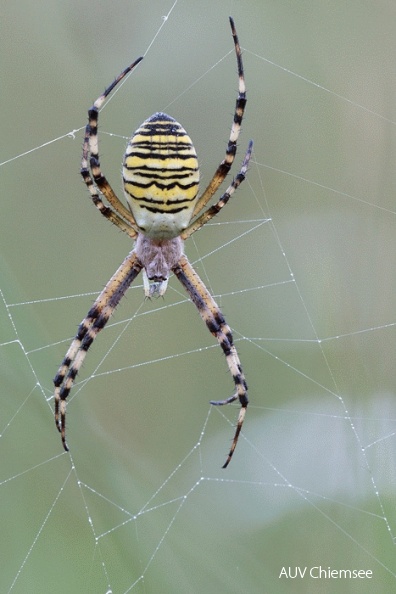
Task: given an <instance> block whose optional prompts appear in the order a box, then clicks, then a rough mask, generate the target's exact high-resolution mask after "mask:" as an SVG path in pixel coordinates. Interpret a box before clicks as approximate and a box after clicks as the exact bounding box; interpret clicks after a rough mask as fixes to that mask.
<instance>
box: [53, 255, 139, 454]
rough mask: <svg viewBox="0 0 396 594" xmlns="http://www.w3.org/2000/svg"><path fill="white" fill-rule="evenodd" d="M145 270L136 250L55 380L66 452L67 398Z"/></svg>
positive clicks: (100, 300) (91, 312)
mask: <svg viewBox="0 0 396 594" xmlns="http://www.w3.org/2000/svg"><path fill="white" fill-rule="evenodd" d="M141 269H142V264H141V263H140V261H139V258H138V257H137V255H136V253H135V251H134V250H132V252H130V254H129V255H128V256H127V257H126V258H125V260H124V261H123V263H122V264H121V266H120V267H119V269H118V270H117V272H116V273H115V274H114V275H113V276H112V277H111V279H110V280H109V282H108V283H107V285H106V286H105V288H104V289H103V291H102V292H101V294H100V295H99V297H98V298H97V299H96V301H95V303H94V304H93V305H92V307H91V309H90V310H89V312H88V314H87V316H86V317H85V318H84V319H83V321H82V322H81V324H80V325H79V327H78V331H77V334H76V336H75V338H74V340H73V341H72V343H71V345H70V347H69V350H68V351H67V353H66V355H65V357H64V359H63V361H62V363H61V366H60V367H59V369H58V373H57V374H56V376H55V378H54V386H55V424H56V426H57V428H58V430H59V431H60V434H61V437H62V444H63V447H64V449H65V450H66V451H68V450H69V448H68V446H67V443H66V398H67V397H68V395H69V393H70V390H71V388H72V386H73V383H74V380H75V378H76V376H77V373H78V372H79V370H80V367H81V365H82V364H83V361H84V359H85V356H86V354H87V352H88V349H89V347H90V346H91V344H92V343H93V341H94V340H95V338H96V336H97V335H98V333H99V332H100V331H101V330H102V329H103V328H104V327H105V325H106V324H107V322H108V320H109V318H110V316H111V314H112V313H113V311H114V309H115V308H116V307H117V305H118V304H119V302H120V300H121V299H122V297H123V295H125V292H126V291H127V289H128V288H129V286H130V285H131V283H132V282H133V280H134V279H135V278H136V276H137V275H138V274H139V272H140V271H141Z"/></svg>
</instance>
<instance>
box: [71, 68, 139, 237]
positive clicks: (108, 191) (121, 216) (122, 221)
mask: <svg viewBox="0 0 396 594" xmlns="http://www.w3.org/2000/svg"><path fill="white" fill-rule="evenodd" d="M142 59H143V58H142V57H140V58H138V59H137V60H135V62H133V63H132V64H131V65H130V66H128V67H127V68H125V70H123V72H121V74H119V76H118V77H117V78H116V79H115V80H114V81H113V82H112V84H111V85H110V86H109V87H107V89H106V90H105V91H104V93H103V94H102V95H101V96H100V97H99V98H98V99H97V100H96V101H95V103H94V104H93V105H92V107H91V108H90V109H89V110H88V124H87V126H86V128H85V136H84V143H83V154H82V160H81V175H82V178H83V180H84V182H85V184H86V185H87V187H88V190H89V192H90V194H91V198H92V201H93V203H94V204H95V206H96V208H97V209H98V210H99V211H100V212H101V214H102V215H103V216H104V217H106V218H107V219H109V220H110V221H111V222H112V223H114V225H116V226H117V227H119V228H120V229H121V230H122V231H125V232H126V233H127V234H128V235H129V236H130V237H132V238H135V237H136V235H137V231H136V223H135V219H134V218H133V216H132V214H131V212H130V211H129V210H128V209H127V208H126V207H125V206H124V205H123V204H122V202H121V201H120V200H119V199H118V198H117V196H116V194H115V192H114V191H113V189H112V187H111V186H110V184H109V182H108V181H107V179H106V178H105V176H104V175H103V174H102V171H101V168H100V161H99V147H98V119H99V109H100V108H101V107H102V105H103V103H104V102H105V100H106V98H107V97H108V95H109V94H110V93H111V91H112V90H113V89H114V87H115V86H116V85H117V84H118V83H119V82H120V81H121V80H122V79H123V78H124V77H125V76H126V75H127V74H128V73H129V72H130V71H131V70H132V69H133V68H134V67H135V66H136V65H137V64H139V62H140V61H141V60H142ZM88 160H89V165H90V167H91V171H92V176H93V179H92V177H91V173H90V171H89V168H88ZM95 183H96V185H97V187H98V188H99V190H100V192H101V193H102V194H103V195H104V196H105V197H106V199H107V200H108V202H109V204H111V206H112V207H113V208H114V210H113V209H112V208H110V207H109V206H106V205H105V204H104V203H103V201H102V199H101V198H100V196H99V194H98V192H97V190H96V187H95Z"/></svg>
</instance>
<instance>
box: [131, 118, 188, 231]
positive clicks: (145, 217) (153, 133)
mask: <svg viewBox="0 0 396 594" xmlns="http://www.w3.org/2000/svg"><path fill="white" fill-rule="evenodd" d="M122 172H123V179H124V189H125V195H126V198H127V200H128V202H129V204H130V207H131V210H132V214H133V216H134V218H135V221H136V224H137V226H138V227H139V230H140V231H141V232H142V233H143V234H144V235H147V236H148V237H151V238H153V239H157V240H161V239H169V238H171V237H176V236H177V235H180V233H181V231H183V229H185V228H186V227H187V226H188V224H189V222H190V220H191V217H192V212H193V210H194V206H195V202H196V198H197V193H198V182H199V171H198V160H197V154H196V152H195V149H194V146H193V144H192V142H191V138H190V137H189V136H188V135H187V133H186V131H185V130H184V128H182V127H181V125H180V124H179V123H178V122H176V120H174V119H173V118H171V117H170V116H168V115H166V114H165V113H155V114H154V115H152V116H151V117H150V118H149V119H148V120H146V121H145V122H143V124H142V125H141V126H140V128H139V129H138V130H136V132H135V134H134V135H133V136H132V138H131V139H130V141H129V143H128V146H127V150H126V153H125V157H124V164H123V170H122Z"/></svg>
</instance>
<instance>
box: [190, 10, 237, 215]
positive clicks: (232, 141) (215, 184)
mask: <svg viewBox="0 0 396 594" xmlns="http://www.w3.org/2000/svg"><path fill="white" fill-rule="evenodd" d="M230 25H231V33H232V38H233V40H234V46H235V54H236V58H237V65H238V78H239V86H238V96H237V100H236V104H235V111H234V120H233V123H232V127H231V133H230V138H229V140H228V145H227V149H226V154H225V157H224V160H223V161H222V162H221V163H220V165H219V166H218V168H217V169H216V171H215V173H214V175H213V177H212V179H211V180H210V182H209V184H208V186H207V187H206V189H205V190H204V191H203V193H202V194H201V196H200V197H199V198H198V200H197V203H196V205H195V208H194V212H193V215H192V216H193V217H195V216H197V214H199V213H200V212H201V210H203V209H204V208H205V206H206V204H207V203H208V202H209V200H210V199H211V198H212V196H213V195H214V194H215V192H216V191H217V189H218V188H219V186H220V184H221V183H222V182H223V181H224V178H225V177H226V175H227V173H228V172H229V171H230V169H231V165H232V164H233V162H234V159H235V155H236V150H237V141H238V137H239V132H240V130H241V124H242V118H243V114H244V111H245V106H246V85H245V75H244V73H243V62H242V52H241V46H240V45H239V41H238V36H237V33H236V29H235V24H234V20H233V19H232V17H230Z"/></svg>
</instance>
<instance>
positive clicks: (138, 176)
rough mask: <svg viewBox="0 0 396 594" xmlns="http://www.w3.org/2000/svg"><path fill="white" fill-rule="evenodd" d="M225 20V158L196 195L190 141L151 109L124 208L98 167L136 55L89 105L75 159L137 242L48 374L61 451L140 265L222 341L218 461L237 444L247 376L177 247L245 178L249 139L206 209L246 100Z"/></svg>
mask: <svg viewBox="0 0 396 594" xmlns="http://www.w3.org/2000/svg"><path fill="white" fill-rule="evenodd" d="M230 25H231V32H232V37H233V41H234V46H235V53H236V59H237V65H238V77H239V88H238V96H237V100H236V105H235V113H234V119H233V124H232V128H231V133H230V138H229V140H228V145H227V149H226V154H225V158H224V159H223V161H222V162H221V163H220V165H219V166H218V167H217V169H216V171H215V173H214V175H213V178H212V179H211V181H210V182H209V184H208V186H207V187H206V189H205V190H204V191H203V192H202V193H201V195H200V196H198V183H199V169H198V160H197V155H196V152H195V148H194V146H193V144H192V141H191V139H190V138H189V136H188V135H187V133H186V131H185V130H184V129H183V128H182V126H181V125H180V124H179V123H178V122H176V120H174V119H173V118H171V117H170V116H168V115H166V114H165V113H155V114H154V115H152V116H151V117H150V118H148V119H147V120H146V121H145V122H143V124H142V125H141V126H140V128H138V130H137V131H136V132H135V134H134V135H133V136H132V137H131V139H130V140H129V142H128V145H127V149H126V152H125V155H124V161H123V169H122V173H123V183H124V191H125V197H126V200H127V204H128V208H126V207H125V206H124V205H123V204H122V202H121V201H120V200H119V199H118V197H117V196H116V194H115V193H114V191H113V189H112V188H111V186H110V184H109V182H108V181H107V179H106V178H105V176H104V175H103V173H102V171H101V167H100V162H99V152H98V117H99V110H100V108H101V107H102V105H103V104H104V102H105V100H106V98H107V97H108V95H109V94H110V93H111V91H112V90H113V89H114V87H115V86H116V85H117V84H118V83H119V82H120V81H121V80H122V79H123V78H124V77H125V76H126V75H127V74H128V73H129V72H130V71H131V70H132V69H133V68H134V67H135V66H136V65H137V64H139V62H140V61H141V60H142V59H143V58H142V57H140V58H138V59H137V60H135V62H133V63H132V64H131V65H130V66H128V67H127V68H126V69H125V70H124V71H123V72H121V74H120V75H119V76H118V77H117V78H116V79H115V80H114V82H113V83H112V84H111V85H110V86H109V87H108V88H107V89H106V90H105V91H104V93H103V94H102V95H101V96H100V97H99V98H98V99H97V100H96V101H95V103H94V104H93V106H92V107H91V108H90V109H89V111H88V124H87V126H86V129H85V136H84V143H83V153H82V161H81V175H82V178H83V180H84V182H85V184H86V185H87V188H88V190H89V192H90V197H91V199H92V202H93V203H94V205H95V206H96V208H97V209H98V210H99V211H100V213H101V214H102V215H103V216H104V217H106V219H108V220H109V221H111V222H112V223H113V224H114V225H116V226H117V227H118V228H119V229H121V230H122V231H124V232H125V233H126V234H127V235H129V237H130V238H131V239H133V240H134V242H135V244H134V248H133V249H132V251H131V252H130V253H129V254H128V256H127V257H126V258H125V260H124V261H123V262H122V264H121V266H120V267H119V268H118V270H117V271H116V272H115V274H114V275H113V276H112V277H111V279H110V280H109V282H108V283H107V285H106V286H105V288H104V289H103V291H102V292H101V293H100V295H99V297H98V298H97V299H96V301H95V302H94V304H93V305H92V307H91V309H90V310H89V312H88V314H87V316H86V317H85V318H84V319H83V321H82V322H81V324H80V325H79V327H78V331H77V334H76V336H75V338H74V340H73V341H72V343H71V345H70V347H69V350H68V351H67V353H66V355H65V357H64V359H63V361H62V363H61V366H60V367H59V369H58V373H57V375H56V377H55V378H54V385H55V396H54V398H55V424H56V426H57V428H58V430H59V432H60V434H61V438H62V444H63V447H64V449H65V450H66V451H68V449H69V448H68V446H67V443H66V399H67V397H68V395H69V393H70V390H71V388H72V385H73V382H74V380H75V378H76V376H77V373H78V372H79V370H80V367H81V365H82V363H83V361H84V359H85V356H86V354H87V351H88V349H89V347H90V346H91V344H92V342H93V341H94V340H95V338H96V336H97V334H98V333H99V332H100V330H102V329H103V328H104V326H105V325H106V323H107V322H108V320H109V318H110V316H111V315H112V313H113V311H114V309H115V308H116V307H117V305H118V303H119V302H120V300H121V298H122V297H123V296H124V294H125V293H126V291H127V289H128V288H129V286H130V285H131V283H132V282H133V281H134V279H135V278H136V277H137V275H138V274H139V272H140V271H142V273H143V286H144V292H145V296H146V297H148V298H151V297H153V296H156V297H157V296H161V295H164V293H165V291H166V287H167V283H168V278H169V275H170V273H171V272H173V274H174V275H175V276H176V277H177V278H178V279H179V281H180V282H181V284H182V285H183V287H184V288H185V290H186V291H187V293H188V295H189V297H190V298H191V300H192V302H193V303H194V304H195V305H196V307H197V309H198V311H199V314H200V315H201V318H202V319H203V321H204V322H205V324H206V326H207V327H208V329H209V331H210V332H211V333H212V334H213V336H215V337H216V339H217V341H218V343H219V344H220V346H221V348H222V350H223V352H224V355H225V357H226V361H227V364H228V367H229V370H230V372H231V375H232V378H233V380H234V384H235V392H234V394H233V395H232V396H230V397H229V398H227V399H225V400H218V401H217V400H216V401H211V404H214V405H223V404H229V403H231V402H234V401H235V400H236V399H237V398H239V402H240V404H241V408H240V411H239V416H238V421H237V425H236V430H235V434H234V438H233V441H232V444H231V449H230V451H229V453H228V456H227V459H226V461H225V464H224V465H223V468H226V467H227V466H228V464H229V462H230V460H231V458H232V455H233V453H234V450H235V448H236V445H237V442H238V437H239V434H240V432H241V429H242V424H243V421H244V418H245V413H246V407H247V405H248V402H249V401H248V397H247V384H246V380H245V376H244V374H243V371H242V367H241V363H240V361H239V357H238V353H237V351H236V348H235V345H234V343H233V338H232V334H231V330H230V328H229V326H228V325H227V323H226V321H225V319H224V317H223V314H222V313H221V311H220V309H219V307H218V305H217V304H216V302H215V301H214V299H213V297H212V296H211V295H210V293H209V291H208V290H207V288H206V287H205V285H204V283H203V282H202V280H201V279H200V278H199V276H198V275H197V273H196V272H195V270H194V269H193V267H192V266H191V264H190V263H189V261H188V260H187V257H186V256H185V254H184V251H183V242H184V240H185V239H188V238H189V237H190V236H191V235H192V234H193V233H195V231H198V229H200V228H201V227H202V226H203V225H205V224H206V223H207V222H208V221H210V220H211V219H212V218H213V217H214V216H216V215H217V214H218V213H219V212H220V210H221V209H222V208H223V206H224V205H225V204H227V202H228V200H229V199H230V197H231V196H232V194H233V193H234V192H235V190H236V189H237V188H238V186H239V185H240V184H241V182H242V181H243V180H244V179H245V175H246V172H247V169H248V165H249V161H250V158H251V155H252V149H253V142H252V141H250V142H249V145H248V148H247V151H246V154H245V157H244V160H243V163H242V167H241V169H240V171H239V173H238V174H237V176H236V177H235V178H234V180H233V181H232V183H231V184H230V186H229V187H228V188H227V190H226V191H225V192H224V194H223V195H222V196H221V197H220V198H219V200H218V201H217V202H216V203H215V204H213V205H212V206H210V207H209V208H207V209H205V207H206V205H207V203H208V202H209V200H210V199H211V198H212V196H213V195H214V194H215V192H216V191H217V189H218V188H219V186H220V184H221V183H222V182H223V180H224V178H225V177H226V175H227V173H228V172H229V170H230V168H231V165H232V163H233V161H234V158H235V154H236V148H237V140H238V136H239V131H240V127H241V122H242V118H243V114H244V109H245V105H246V91H245V79H244V73H243V64H242V56H241V48H240V45H239V41H238V37H237V33H236V29H235V25H234V21H233V19H232V18H231V17H230ZM102 197H104V198H105V199H106V200H107V202H108V205H106V204H105V203H104V202H103V199H102Z"/></svg>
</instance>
